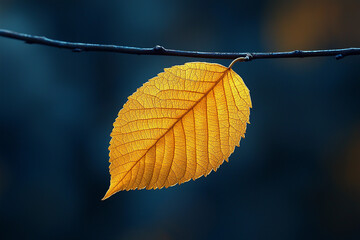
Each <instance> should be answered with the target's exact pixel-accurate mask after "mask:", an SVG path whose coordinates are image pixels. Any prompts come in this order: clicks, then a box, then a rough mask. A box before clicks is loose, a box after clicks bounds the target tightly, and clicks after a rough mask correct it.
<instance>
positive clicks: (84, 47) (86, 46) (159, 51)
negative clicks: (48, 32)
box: [0, 29, 360, 61]
mask: <svg viewBox="0 0 360 240" xmlns="http://www.w3.org/2000/svg"><path fill="white" fill-rule="evenodd" d="M0 36H2V37H7V38H12V39H17V40H22V41H25V42H26V43H29V44H41V45H46V46H50V47H57V48H65V49H70V50H72V51H73V52H116V53H127V54H138V55H163V56H178V57H192V58H216V59H235V58H239V57H244V58H246V61H251V60H254V59H265V58H304V57H326V56H335V57H336V59H342V58H344V57H346V56H350V55H360V48H343V49H326V50H306V51H301V50H295V51H290V52H265V53H260V52H242V53H235V52H198V51H183V50H174V49H166V48H164V47H162V46H159V45H157V46H155V47H153V48H138V47H128V46H119V45H106V44H91V43H76V42H65V41H59V40H54V39H50V38H47V37H42V36H34V35H29V34H24V33H17V32H13V31H9V30H5V29H0Z"/></svg>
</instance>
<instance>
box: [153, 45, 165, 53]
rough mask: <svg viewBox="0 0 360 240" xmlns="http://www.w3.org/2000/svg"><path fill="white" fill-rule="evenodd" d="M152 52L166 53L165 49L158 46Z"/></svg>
mask: <svg viewBox="0 0 360 240" xmlns="http://www.w3.org/2000/svg"><path fill="white" fill-rule="evenodd" d="M153 50H154V51H155V52H166V49H165V48H164V47H163V46H160V45H156V46H155V47H153Z"/></svg>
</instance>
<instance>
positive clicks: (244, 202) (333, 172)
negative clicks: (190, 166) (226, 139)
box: [0, 0, 360, 240]
mask: <svg viewBox="0 0 360 240" xmlns="http://www.w3.org/2000/svg"><path fill="white" fill-rule="evenodd" d="M359 23H360V1H358V0H343V1H338V0H303V1H289V0H272V1H265V0H262V1H248V0H247V1H245V0H236V1H227V0H223V1H212V0H207V1H194V0H189V1H166V0H163V1H161V0H155V1H146V0H142V1H137V0H134V1H116V0H109V1H101V0H92V1H85V0H62V1H57V0H46V1H45V0H0V28H6V29H10V30H14V31H19V32H24V33H30V34H35V35H45V36H48V37H51V38H55V39H60V40H67V41H78V42H92V43H108V44H119V45H129V46H139V47H152V46H155V45H156V44H160V45H163V46H165V47H168V48H173V49H183V50H201V51H231V52H244V51H280V50H281V51H282V50H295V49H324V48H343V47H359V46H360V28H359ZM188 61H209V62H217V63H220V64H224V65H228V64H229V63H230V60H209V59H205V60H204V59H195V58H194V59H192V58H180V57H165V56H137V55H126V54H114V53H100V52H99V53H73V52H71V51H68V50H61V49H56V48H50V47H46V46H39V45H28V44H24V43H23V42H20V41H15V40H10V39H5V38H0V239H112V240H114V239H248V240H251V239H277V240H281V239H360V107H359V106H360V56H353V57H346V58H344V59H342V60H339V61H337V60H335V58H332V57H328V58H308V59H284V60H280V59H278V60H277V59H273V60H256V61H252V62H249V63H239V64H236V65H235V66H234V70H235V71H237V72H238V73H239V74H240V75H241V76H242V77H243V79H244V80H245V83H246V84H247V86H248V87H249V89H250V91H251V97H252V101H253V109H252V111H251V115H250V119H251V124H250V125H249V126H248V130H247V134H246V138H245V139H243V140H242V141H241V146H240V148H236V150H235V153H234V154H233V155H232V156H231V157H230V162H229V163H224V164H223V165H222V166H221V167H220V169H219V170H218V171H217V172H216V173H212V174H210V175H209V176H208V177H206V178H200V179H198V180H197V181H190V182H188V183H185V184H182V185H180V186H176V187H172V188H169V189H162V190H156V191H154V190H152V191H145V190H141V191H130V192H119V193H117V194H116V195H114V196H113V197H111V198H110V199H108V200H106V201H104V202H102V201H100V199H101V198H102V197H103V195H104V194H105V192H106V190H107V188H108V185H109V180H110V176H109V173H108V166H109V164H108V150H107V148H108V144H109V141H110V137H109V135H110V132H111V130H112V124H113V122H114V120H115V118H116V115H117V113H118V111H119V110H120V109H121V107H122V105H123V104H124V103H125V101H126V99H127V96H129V95H130V94H132V93H133V92H134V91H135V90H136V89H137V87H139V86H141V85H142V84H143V83H144V82H146V81H147V80H148V79H149V78H152V77H154V76H155V75H156V74H157V73H159V72H161V71H162V70H163V68H165V67H170V66H172V65H176V64H183V63H185V62H188Z"/></svg>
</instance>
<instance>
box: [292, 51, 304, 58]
mask: <svg viewBox="0 0 360 240" xmlns="http://www.w3.org/2000/svg"><path fill="white" fill-rule="evenodd" d="M293 53H294V54H295V55H298V56H299V57H303V54H304V52H303V51H301V50H295V51H293Z"/></svg>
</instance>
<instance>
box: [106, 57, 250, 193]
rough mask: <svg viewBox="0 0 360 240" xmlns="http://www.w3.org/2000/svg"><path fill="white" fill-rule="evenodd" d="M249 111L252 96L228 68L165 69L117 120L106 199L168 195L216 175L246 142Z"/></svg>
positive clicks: (195, 65)
mask: <svg viewBox="0 0 360 240" xmlns="http://www.w3.org/2000/svg"><path fill="white" fill-rule="evenodd" d="M230 66H232V65H230ZM250 107H251V99H250V94H249V90H248V89H247V87H246V86H245V84H244V82H243V80H242V79H241V77H240V76H239V75H237V74H236V73H235V72H234V71H233V70H232V69H231V67H229V68H227V67H224V66H222V65H219V64H213V63H202V62H193V63H186V64H185V65H181V66H173V67H171V68H167V69H165V72H162V73H160V74H158V76H157V77H154V78H152V79H150V80H149V81H148V82H147V83H145V84H144V85H143V86H142V87H140V88H139V89H138V90H137V91H136V92H135V93H134V94H133V95H131V96H130V97H129V98H128V101H127V103H126V104H125V105H124V107H123V109H121V110H120V112H119V114H118V117H117V119H116V121H115V123H114V129H113V131H112V133H111V137H112V139H111V141H110V147H109V150H110V163H111V165H110V174H111V181H110V187H109V190H108V191H107V193H106V195H105V196H104V198H103V200H104V199H106V198H108V197H110V196H111V195H113V194H114V193H116V192H118V191H121V190H131V189H143V188H146V189H157V188H163V187H166V188H167V187H170V186H173V185H175V184H181V183H183V182H187V181H189V180H190V179H193V180H195V179H197V178H199V177H201V176H204V175H205V176H206V175H208V174H209V173H210V172H211V171H212V170H215V171H216V169H217V168H218V167H219V166H220V165H221V164H222V163H223V162H224V160H227V159H228V157H229V156H230V154H231V153H232V152H233V151H234V149H235V146H239V142H240V139H241V137H244V134H245V131H246V124H247V123H249V115H250Z"/></svg>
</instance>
